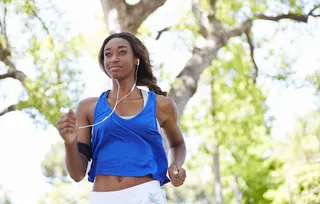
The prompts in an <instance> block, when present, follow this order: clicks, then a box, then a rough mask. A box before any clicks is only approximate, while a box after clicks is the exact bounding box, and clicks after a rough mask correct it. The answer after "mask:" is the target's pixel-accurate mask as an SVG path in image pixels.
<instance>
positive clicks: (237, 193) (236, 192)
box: [233, 175, 242, 204]
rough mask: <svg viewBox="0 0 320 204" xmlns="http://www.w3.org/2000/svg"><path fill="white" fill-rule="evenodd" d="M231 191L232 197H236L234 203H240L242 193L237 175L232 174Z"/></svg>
mask: <svg viewBox="0 0 320 204" xmlns="http://www.w3.org/2000/svg"><path fill="white" fill-rule="evenodd" d="M233 192H234V197H235V198H236V204H241V200H242V193H241V191H240V190H239V186H238V176H237V175H234V182H233Z"/></svg>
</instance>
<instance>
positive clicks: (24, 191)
mask: <svg viewBox="0 0 320 204" xmlns="http://www.w3.org/2000/svg"><path fill="white" fill-rule="evenodd" d="M4 2H6V0H5V1H3V0H2V1H0V10H1V11H0V19H1V20H2V22H3V17H4V5H5V4H4ZM30 2H33V1H30ZM50 2H51V3H50ZM127 2H128V3H130V4H133V5H134V4H135V3H137V2H138V1H133V0H132V1H127ZM200 2H201V3H202V4H203V5H206V3H205V2H209V1H200ZM218 2H219V1H218ZM239 2H242V3H239V4H238V5H240V6H243V7H244V10H245V7H246V5H248V4H250V3H251V2H252V1H239ZM262 2H264V1H262ZM268 2H269V4H268V5H267V4H266V5H265V7H267V6H268V7H269V9H267V11H268V12H266V14H270V15H272V14H273V13H272V12H271V11H274V12H275V13H279V12H281V11H283V12H284V13H286V12H288V8H289V7H290V9H291V10H292V11H298V9H295V8H302V9H301V10H302V12H303V13H307V12H308V11H310V10H311V9H312V8H313V7H314V5H317V4H320V2H317V1H308V3H305V2H307V1H298V2H295V3H294V1H290V2H293V3H292V4H291V5H290V4H289V3H287V1H282V3H283V4H281V2H280V1H268ZM271 2H274V3H271ZM288 2H289V1H288ZM301 2H302V3H301ZM49 3H50V4H49ZM24 4H25V3H24V1H19V2H16V1H7V3H6V5H7V7H8V13H7V16H6V21H7V22H6V26H7V31H6V32H7V35H8V38H9V41H10V43H11V44H10V46H11V50H12V53H11V54H12V56H13V57H12V58H11V60H12V61H13V62H14V63H15V65H16V67H17V69H18V70H21V71H23V72H24V73H25V74H26V75H27V76H28V77H29V78H30V79H31V80H38V79H40V81H41V79H42V82H40V83H43V80H45V79H48V81H49V82H50V80H49V79H50V78H53V77H55V76H56V75H57V73H55V67H57V66H60V67H69V69H61V70H69V71H70V70H71V71H70V73H71V74H69V75H67V76H66V77H65V78H63V80H65V82H66V83H68V86H69V88H70V89H69V90H68V91H66V92H63V91H62V89H60V88H59V87H57V86H54V87H52V89H51V91H47V92H41V91H39V90H38V89H33V88H32V85H30V84H29V85H28V84H27V85H25V86H22V84H21V83H20V82H19V81H18V80H15V79H12V78H5V79H2V78H0V110H3V109H5V108H6V107H8V106H9V105H12V104H17V103H18V102H19V101H21V100H27V99H28V97H29V98H30V97H31V96H30V94H31V95H32V94H34V96H36V95H37V94H40V96H37V97H34V99H35V100H37V103H40V104H41V103H48V102H47V101H46V100H45V98H47V97H48V96H49V95H50V94H52V92H56V93H59V94H61V95H63V97H62V98H64V97H69V98H71V101H70V103H69V107H71V108H75V107H76V104H77V103H78V101H79V100H81V99H83V98H86V97H92V96H99V95H100V93H101V92H102V91H105V90H107V89H109V88H111V83H110V80H109V78H108V77H107V76H105V75H104V74H103V72H102V71H101V70H100V68H99V65H98V61H97V53H98V50H99V48H100V44H101V43H102V41H103V40H104V38H105V37H106V36H107V34H108V30H107V28H106V25H105V23H104V17H103V10H102V7H101V3H100V1H75V0H69V1H63V0H55V1H47V0H38V1H36V5H37V6H38V8H42V9H40V11H39V12H38V13H39V18H41V19H42V21H43V22H44V23H45V24H46V25H47V27H48V29H49V31H50V32H51V34H52V37H53V39H58V40H55V41H54V42H55V43H53V47H56V48H57V49H58V50H57V51H56V52H61V53H64V54H65V55H66V56H63V54H58V55H56V56H62V57H65V59H64V60H61V61H60V62H59V63H58V64H55V62H54V61H55V57H56V56H54V54H53V53H52V52H50V41H48V34H47V32H46V31H45V29H44V28H43V26H42V25H41V23H39V19H36V18H33V19H32V20H30V19H29V18H27V17H26V15H23V14H19V15H18V14H17V13H15V9H17V8H20V9H21V8H22V7H23V6H25V5H24ZM33 4H34V3H30V5H33ZM224 4H225V9H228V8H233V9H236V8H234V7H232V6H230V5H231V3H225V2H223V1H221V3H220V5H224ZM229 4H230V5H229ZM52 5H54V7H55V8H53V7H52ZM279 5H283V7H279ZM204 7H205V6H204ZM221 8H223V6H221ZM23 9H25V10H23ZM23 9H22V10H21V11H20V12H23V11H28V8H23ZM223 12H227V13H228V12H230V15H229V16H228V15H223V17H224V18H225V19H224V20H228V19H227V17H228V18H229V20H230V19H233V18H238V20H239V19H245V17H246V16H241V15H238V16H237V15H233V14H232V13H235V12H236V11H235V10H230V11H226V10H223ZM249 12H250V10H249ZM256 12H257V13H258V12H259V11H258V10H257V11H256ZM243 13H245V12H243ZM319 13H320V12H318V14H319ZM226 16H227V17H226ZM26 24H28V25H27V26H26ZM186 24H190V25H195V24H196V22H195V20H194V18H193V17H192V14H191V1H190V0H188V1H185V0H167V2H166V3H165V4H164V5H163V6H162V7H160V8H158V9H157V10H156V11H155V12H154V13H152V14H151V15H150V16H149V17H148V18H147V19H146V20H145V21H144V22H143V24H142V26H141V27H140V28H139V30H138V34H137V35H138V36H139V38H140V39H141V40H143V42H144V43H145V45H146V47H147V48H148V49H149V52H150V54H151V60H152V61H153V65H154V73H155V75H156V76H157V77H158V82H159V85H160V87H162V89H163V90H166V91H169V89H170V85H171V84H172V83H173V82H174V79H175V77H176V76H177V75H178V74H179V72H180V71H181V70H182V69H183V68H184V66H185V65H186V63H187V62H188V60H189V59H190V57H192V52H191V50H192V47H193V46H194V45H197V43H198V44H199V43H201V37H199V36H198V35H196V34H195V33H196V32H198V30H197V26H189V27H188V26H183V25H186ZM179 25H180V26H179ZM169 26H171V27H172V29H171V30H169V31H167V32H164V33H163V34H162V35H161V37H160V38H159V39H158V40H156V36H157V34H158V31H159V30H161V29H163V28H166V27H169ZM3 33H4V30H3V29H2V30H1V32H0V43H3V42H4V40H3V39H4V35H3ZM252 36H253V41H254V45H255V46H256V48H255V61H256V62H257V65H258V68H259V74H258V78H257V83H256V84H252V83H249V82H248V78H249V76H251V75H250V73H251V72H252V71H250V70H253V64H252V62H251V61H250V52H249V46H248V44H247V42H246V41H245V40H244V39H246V38H245V36H241V37H234V38H232V39H231V40H230V41H229V42H228V46H225V48H224V49H221V50H219V52H218V54H217V58H216V59H215V60H213V62H212V65H211V66H209V67H208V68H207V69H206V70H205V71H204V74H202V75H201V78H200V81H199V83H198V89H197V91H196V94H195V95H194V96H193V97H192V98H191V99H190V100H189V102H188V104H187V106H186V108H185V110H184V112H183V115H182V116H181V121H180V122H181V126H182V129H183V131H184V135H185V140H186V143H187V148H188V157H187V161H186V164H185V168H186V169H187V170H188V180H187V182H186V184H185V185H184V186H182V187H180V188H178V189H174V187H172V186H171V185H170V184H168V185H166V190H167V195H168V200H169V203H215V199H216V196H215V191H214V189H215V186H214V180H215V175H216V174H215V171H214V162H213V153H214V150H215V149H216V147H218V146H219V150H220V152H219V153H220V175H219V177H220V179H221V185H222V194H223V198H224V203H292V204H293V203H320V200H319V197H320V188H319V186H320V171H319V167H320V165H319V162H320V153H319V150H320V133H319V130H320V128H319V125H320V121H319V116H320V112H319V95H317V94H318V91H319V80H317V79H318V78H317V74H319V73H320V72H319V71H320V52H319V47H320V17H319V18H315V17H309V20H308V23H301V22H300V23H297V22H294V21H290V20H283V21H279V22H273V21H263V20H257V21H255V23H254V24H253V27H252ZM33 40H38V41H37V43H39V45H38V46H33V47H31V44H32V43H33V42H35V41H33ZM64 42H66V43H64ZM70 42H72V43H71V44H70ZM48 47H49V48H48ZM37 50H38V51H39V50H40V52H37ZM72 50H73V51H72ZM73 52H78V55H77V56H74V57H73V54H71V53H73ZM34 56H39V58H38V59H37V60H38V61H37V60H35V57H34ZM248 70H249V71H248ZM7 71H8V67H6V66H5V64H4V63H3V62H2V61H0V75H2V74H5V73H6V72H7ZM62 72H63V71H62ZM40 73H42V74H40ZM43 73H45V74H43ZM68 73H69V72H68ZM211 73H214V77H213V85H212V84H210V83H211V78H210V74H211ZM64 74H66V73H64ZM242 75H243V76H242ZM244 76H247V78H246V77H244ZM49 82H48V83H49ZM44 83H46V82H44ZM26 86H27V90H31V91H32V92H29V96H27V94H26V93H27V92H26V88H25V87H26ZM211 86H213V87H214V88H213V90H214V91H215V92H214V93H213V94H212V93H211ZM242 86H244V87H242ZM241 87H242V88H241ZM41 94H43V95H41ZM212 95H213V96H212ZM39 99H40V100H39ZM212 99H213V100H214V101H213V104H214V108H212V104H211V100H212ZM61 100H63V99H61ZM49 102H50V101H49ZM57 106H58V105H57ZM21 107H22V108H23V110H16V111H11V112H8V113H6V114H4V115H2V116H0V159H1V166H0V203H13V204H29V203H30V204H33V203H57V204H59V203H86V202H87V200H88V196H89V193H90V187H91V184H90V183H88V181H87V179H84V181H82V182H80V183H74V182H72V181H71V180H70V178H69V177H65V176H64V174H65V172H64V170H63V169H64V166H61V163H63V159H64V158H63V155H64V152H63V149H61V148H60V149H59V147H58V146H59V145H58V146H57V145H56V144H57V143H59V142H62V140H61V139H60V136H59V134H58V132H57V130H56V128H55V127H54V126H55V123H53V122H52V121H56V120H55V117H58V116H59V115H58V116H52V118H50V119H48V116H46V115H45V114H43V113H44V112H45V111H47V114H48V115H54V114H60V113H59V112H57V111H61V110H62V111H66V110H67V108H68V107H61V108H62V109H60V107H56V108H57V110H55V109H52V110H51V108H50V106H48V107H44V108H43V109H44V110H41V111H40V110H37V109H35V108H32V107H30V106H27V105H26V104H23V105H21ZM48 109H50V110H51V111H52V113H50V111H49V110H48ZM39 111H40V112H41V113H42V114H39ZM55 111H56V112H55ZM241 111H242V112H241ZM250 111H253V112H254V113H253V114H252V115H253V116H252V117H251V115H250ZM261 111H262V112H261ZM264 111H265V112H264ZM213 115H214V116H213ZM32 116H33V117H32ZM213 117H215V118H214V119H213ZM231 118H233V119H232V120H231ZM261 118H262V119H264V121H261V120H262V119H261ZM248 134H252V135H248ZM230 141H234V142H230ZM241 149H242V150H243V151H240V150H241ZM50 152H51V153H50ZM44 163H45V164H44ZM59 164H60V166H59ZM49 167H52V169H51V170H48V169H50V168H49ZM44 169H45V170H44ZM316 169H318V170H316ZM48 171H51V174H50V172H49V173H48ZM45 172H47V173H45ZM237 196H238V197H237ZM239 196H240V200H242V201H240V200H239Z"/></svg>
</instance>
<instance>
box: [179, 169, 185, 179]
mask: <svg viewBox="0 0 320 204" xmlns="http://www.w3.org/2000/svg"><path fill="white" fill-rule="evenodd" d="M178 177H186V170H185V169H184V168H180V169H179V173H178Z"/></svg>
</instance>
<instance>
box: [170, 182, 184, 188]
mask: <svg viewBox="0 0 320 204" xmlns="http://www.w3.org/2000/svg"><path fill="white" fill-rule="evenodd" d="M171 184H172V185H173V186H174V187H179V186H181V185H182V184H183V182H171Z"/></svg>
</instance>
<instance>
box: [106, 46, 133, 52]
mask: <svg viewBox="0 0 320 204" xmlns="http://www.w3.org/2000/svg"><path fill="white" fill-rule="evenodd" d="M118 48H127V49H128V47H127V46H125V45H119V46H118ZM107 50H111V48H109V47H108V48H106V49H104V51H107Z"/></svg>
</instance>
